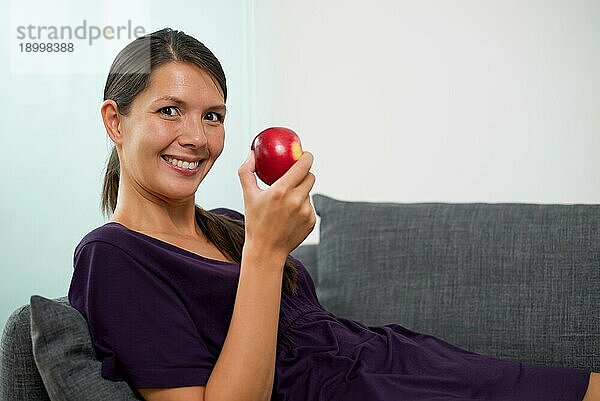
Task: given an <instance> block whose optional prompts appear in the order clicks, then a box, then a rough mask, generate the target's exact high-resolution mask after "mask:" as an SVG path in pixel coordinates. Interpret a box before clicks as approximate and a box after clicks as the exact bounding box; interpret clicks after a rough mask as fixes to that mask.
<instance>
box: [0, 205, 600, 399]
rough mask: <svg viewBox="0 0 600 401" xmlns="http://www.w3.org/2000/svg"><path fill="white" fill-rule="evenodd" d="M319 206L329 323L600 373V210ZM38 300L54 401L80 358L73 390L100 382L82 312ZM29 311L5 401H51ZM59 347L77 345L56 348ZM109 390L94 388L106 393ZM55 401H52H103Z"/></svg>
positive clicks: (15, 342) (4, 361)
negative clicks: (388, 328)
mask: <svg viewBox="0 0 600 401" xmlns="http://www.w3.org/2000/svg"><path fill="white" fill-rule="evenodd" d="M313 203H314V205H315V209H316V210H317V213H318V214H319V216H320V217H321V223H320V242H319V244H318V245H304V246H301V247H299V248H298V249H296V250H295V251H294V252H293V253H292V254H293V256H294V257H296V258H298V259H300V260H301V261H302V262H303V263H304V265H305V266H306V267H307V269H308V270H309V271H310V273H311V275H312V276H313V279H314V281H315V285H316V286H317V294H318V296H319V299H320V301H321V303H322V304H323V305H324V306H325V307H326V308H328V309H330V310H331V311H332V312H334V313H336V314H338V315H340V316H344V317H348V318H352V319H356V320H359V321H361V322H364V323H366V324H368V325H379V324H385V323H398V324H401V325H404V326H406V327H409V328H411V329H414V330H417V331H421V332H426V333H431V334H434V335H436V336H438V337H440V338H443V339H446V340H448V341H449V342H451V343H453V344H456V345H458V346H461V347H463V348H466V349H469V350H471V351H475V352H479V353H483V354H487V355H491V356H496V357H500V358H503V359H512V360H519V361H522V362H526V363H539V364H544V365H549V366H552V365H554V366H566V367H576V368H584V369H592V370H594V371H600V312H599V308H598V305H600V295H599V293H600V291H598V288H600V238H599V237H600V205H532V204H441V203H437V204H436V203H422V204H391V203H387V204H382V203H362V202H341V201H337V200H334V199H331V198H328V197H325V196H322V195H315V196H314V197H313ZM39 300H40V301H41V302H39V303H41V306H40V305H37V306H38V308H37V312H34V313H33V315H32V318H33V320H34V322H35V324H34V333H33V334H34V338H36V340H35V341H34V342H35V343H36V344H35V346H36V357H37V359H38V364H39V365H40V370H41V371H42V375H43V376H44V379H45V380H46V383H47V387H48V388H49V390H50V391H51V392H53V391H54V390H53V389H59V386H60V383H58V384H57V379H58V378H59V377H60V375H59V372H58V371H60V370H61V369H64V368H67V369H69V367H68V366H69V363H66V362H65V363H64V364H63V362H64V361H65V360H69V359H70V358H72V357H73V358H75V360H76V363H74V365H71V366H84V367H86V369H81V370H79V369H75V370H74V371H72V372H71V374H73V377H71V378H69V377H68V376H67V379H68V380H72V384H71V385H73V386H75V387H77V386H78V385H79V384H81V383H87V380H90V379H91V378H92V377H94V380H96V379H97V378H98V377H97V372H98V371H97V370H94V371H93V372H92V373H86V372H87V368H88V367H94V366H99V363H98V361H96V360H95V359H91V360H90V359H87V360H85V361H84V360H80V359H79V358H80V357H82V358H84V359H85V358H92V353H91V352H90V348H89V347H90V346H91V342H89V343H87V342H86V341H89V340H86V338H85V336H84V335H83V334H82V333H81V330H82V328H83V326H82V325H81V323H82V321H81V319H78V318H81V316H80V315H73V314H72V313H71V312H75V313H77V314H78V313H79V312H77V311H75V310H74V309H66V308H71V307H70V305H69V304H68V301H67V298H66V297H63V298H59V299H56V300H54V301H56V302H51V303H48V302H46V301H44V300H43V299H41V298H40V299H39ZM32 303H33V304H35V303H36V301H35V299H32ZM34 309H36V307H35V306H34ZM30 311H31V308H30V306H29V305H26V306H23V307H21V308H19V309H18V310H16V311H15V312H14V313H13V314H12V315H11V316H10V318H9V320H8V322H7V324H6V326H5V329H4V332H3V336H2V342H1V344H0V347H1V349H0V351H1V352H0V375H1V377H0V400H2V401H13V400H15V401H17V400H18V401H23V400H24V401H48V400H49V399H50V398H49V397H48V394H47V393H46V389H45V387H44V383H43V381H42V378H41V376H40V373H39V371H38V367H37V366H36V363H35V360H34V357H33V352H32V340H31V328H30ZM42 326H44V328H42ZM36 331H39V333H37V334H36ZM41 332H44V333H45V334H44V336H46V337H47V340H46V341H41V340H40V338H41V337H43V336H42V334H41ZM77 333H79V334H77ZM48 336H49V337H48ZM58 337H61V338H70V339H71V340H73V339H75V340H76V341H71V340H66V341H65V344H64V346H65V348H62V346H58V347H54V345H58V343H60V341H58ZM55 343H56V344H55ZM68 344H70V345H68ZM67 349H71V351H72V352H73V354H74V355H71V353H70V352H68V351H67ZM61 353H67V354H69V356H68V357H66V356H65V357H64V358H61V357H60V356H58V355H59V354H61ZM53 358H54V359H56V360H55V361H53V360H52V359H53ZM53 364H55V365H57V366H58V365H60V368H59V369H58V371H57V372H55V371H54V370H53V369H51V366H52V365H53ZM80 364H81V365H80ZM93 369H96V368H93ZM93 369H92V370H93ZM100 379H101V380H102V382H97V381H96V382H94V384H91V383H89V384H86V385H88V386H91V388H100V389H101V390H102V391H104V390H105V389H107V388H105V387H104V386H105V385H107V384H108V383H106V382H107V381H106V380H104V379H102V378H100ZM80 380H81V381H80ZM73 383H75V384H73ZM117 383H119V382H117ZM110 384H114V382H111V383H110ZM120 385H121V386H123V385H124V383H120ZM55 386H56V387H55ZM63 386H64V383H63ZM98 386H99V387H98ZM58 393H59V391H58V390H57V391H56V395H55V400H56V399H60V400H63V399H67V400H74V399H80V400H82V401H85V400H86V399H92V400H93V399H99V398H86V397H85V396H84V395H81V394H78V395H77V398H72V397H71V396H70V395H69V393H62V394H58ZM69 397H71V398H69ZM104 399H111V400H112V399H117V400H118V399H120V398H119V396H118V392H115V393H114V394H111V396H110V398H109V397H106V398H104ZM124 399H127V398H124Z"/></svg>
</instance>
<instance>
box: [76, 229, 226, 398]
mask: <svg viewBox="0 0 600 401" xmlns="http://www.w3.org/2000/svg"><path fill="white" fill-rule="evenodd" d="M74 267H75V269H74V272H73V278H72V281H71V286H70V289H69V301H70V303H71V305H72V306H73V307H75V308H76V309H78V310H79V311H80V312H81V313H82V315H83V316H84V318H85V319H86V320H87V323H88V328H89V330H90V335H91V338H92V342H93V344H94V347H95V349H96V351H97V355H98V357H99V359H100V360H101V362H102V376H103V377H104V378H106V379H110V380H125V381H127V382H129V383H130V384H131V385H133V386H134V387H136V388H144V387H163V388H164V387H180V386H192V385H201V386H205V385H206V383H207V382H208V378H209V376H210V373H211V372H212V369H213V367H214V364H215V363H216V359H217V357H218V356H215V355H211V353H210V352H209V351H208V348H207V346H206V344H205V342H204V341H203V340H202V338H201V337H200V335H199V332H198V330H197V328H196V326H195V323H194V321H193V320H192V318H191V317H190V315H189V313H188V311H187V309H186V308H185V306H184V304H183V302H182V301H181V298H180V297H179V296H178V294H177V290H176V289H175V286H173V285H172V283H171V282H170V280H169V278H168V277H166V276H164V274H165V273H164V272H162V273H161V271H160V269H156V268H154V269H153V268H152V267H149V266H144V265H142V264H141V263H140V262H139V261H137V260H136V259H135V258H133V257H132V256H130V254H129V253H127V252H126V251H124V250H122V249H121V248H120V247H118V246H116V245H113V244H110V243H107V242H102V241H94V242H90V243H87V244H85V245H83V247H81V248H78V249H77V250H76V253H75V257H74Z"/></svg>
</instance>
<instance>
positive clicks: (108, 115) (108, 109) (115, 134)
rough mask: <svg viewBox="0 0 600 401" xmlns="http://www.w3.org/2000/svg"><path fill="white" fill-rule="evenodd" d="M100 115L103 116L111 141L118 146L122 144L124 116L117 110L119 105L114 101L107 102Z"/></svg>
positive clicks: (103, 104)
mask: <svg viewBox="0 0 600 401" xmlns="http://www.w3.org/2000/svg"><path fill="white" fill-rule="evenodd" d="M100 113H101V114H102V121H103V122H104V128H105V129H106V133H107V134H108V136H109V137H110V139H112V141H113V142H114V143H115V144H116V145H119V144H121V141H122V137H123V135H122V131H121V117H122V116H121V114H120V113H119V109H118V108H117V103H116V102H115V101H114V100H112V99H108V100H105V101H104V102H102V106H101V107H100Z"/></svg>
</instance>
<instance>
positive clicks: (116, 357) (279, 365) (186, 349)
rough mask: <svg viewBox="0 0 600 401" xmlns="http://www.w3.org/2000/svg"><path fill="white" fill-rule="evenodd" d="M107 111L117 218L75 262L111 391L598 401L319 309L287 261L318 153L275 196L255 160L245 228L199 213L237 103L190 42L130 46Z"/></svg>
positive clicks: (592, 393)
mask: <svg viewBox="0 0 600 401" xmlns="http://www.w3.org/2000/svg"><path fill="white" fill-rule="evenodd" d="M104 99H105V100H104V102H103V104H102V107H101V112H102V119H103V121H104V125H105V128H106V132H107V133H108V135H109V137H110V139H111V140H112V141H113V142H114V148H113V150H112V154H111V155H110V159H109V162H108V166H107V170H106V177H105V182H104V190H103V196H102V207H103V209H104V211H105V212H106V213H107V214H109V215H110V214H112V218H111V219H110V221H109V222H108V223H106V224H104V225H102V226H101V227H98V228H96V229H95V230H93V231H91V232H90V233H89V234H87V235H86V236H85V237H84V238H83V239H82V241H81V242H80V243H79V245H78V246H77V248H76V250H75V255H74V265H75V270H74V273H73V278H72V282H71V287H70V289H69V300H70V302H71V304H72V305H73V306H74V307H75V308H77V309H78V310H79V311H80V312H81V313H82V314H83V316H84V317H85V319H86V320H87V322H88V326H89V329H90V333H91V336H92V340H93V343H94V346H95V348H96V350H97V353H98V355H99V357H100V359H101V360H102V375H103V376H104V377H105V378H107V379H111V380H125V381H127V382H128V383H129V384H130V386H131V387H132V388H133V389H134V390H135V391H137V392H139V393H140V395H142V396H143V397H144V398H145V399H146V400H151V401H166V400H169V401H191V400H194V401H201V400H206V401H228V400H252V401H268V400H287V401H296V400H297V401H300V400H301V401H313V400H314V401H317V400H322V401H325V400H326V401H336V400H339V401H342V400H344V401H352V400H361V401H363V400H371V401H396V400H515V401H516V400H518V401H528V400H530V401H533V400H540V401H541V400H543V401H550V400H556V401H559V400H561V401H571V400H572V401H580V400H582V399H583V398H584V397H585V400H586V401H589V400H600V396H599V395H598V394H599V390H598V386H599V384H598V382H599V379H598V375H596V374H591V373H590V372H589V371H584V370H576V369H565V368H550V367H541V366H530V365H524V364H520V363H514V362H506V361H502V360H498V359H494V358H489V357H486V356H483V355H479V354H475V353H471V352H468V351H465V350H462V349H460V348H457V347H454V346H452V345H450V344H448V343H446V342H444V341H442V340H440V339H437V338H435V337H432V336H428V335H425V334H419V333H415V332H412V331H410V330H408V329H406V328H404V327H402V326H399V325H396V324H389V325H385V326H382V327H366V326H365V325H363V324H361V323H359V322H356V321H353V320H348V319H344V318H341V317H337V316H335V315H333V314H332V313H330V312H329V311H327V310H326V309H324V308H323V307H322V306H321V304H320V303H319V301H318V299H317V295H316V292H315V288H314V284H313V281H312V279H311V277H310V275H309V273H308V271H307V270H306V269H305V268H304V266H302V264H301V263H300V262H299V261H297V260H294V259H293V258H291V257H290V256H289V253H290V252H291V251H292V250H293V249H294V248H296V247H297V246H298V245H299V244H300V243H301V242H302V241H303V240H304V239H305V238H306V236H307V235H308V234H309V233H310V231H311V230H312V229H313V227H314V225H315V214H314V210H313V208H312V205H311V203H310V198H309V191H310V190H311V188H312V186H313V184H314V181H315V177H314V175H313V174H312V173H310V167H311V165H312V161H313V156H312V155H311V154H310V153H309V152H305V153H304V155H303V156H302V157H301V158H300V160H299V161H298V162H297V163H296V164H294V166H293V167H292V168H291V169H290V170H289V171H288V172H287V173H286V174H285V175H284V176H283V177H282V178H281V179H279V180H278V181H277V182H275V183H274V184H273V185H272V186H271V187H269V188H268V189H266V190H262V189H260V188H259V187H258V185H257V181H256V178H255V176H254V157H253V154H252V153H249V155H248V158H247V159H246V161H245V162H244V163H243V164H242V165H241V167H240V168H239V170H238V173H239V179H240V183H241V186H242V190H243V197H244V214H243V215H242V214H240V213H237V212H235V211H233V210H228V209H215V210H212V211H207V210H204V209H202V208H201V207H199V206H197V205H196V204H195V194H196V191H197V190H198V188H199V186H200V184H201V182H202V180H203V179H204V177H205V176H206V175H207V174H208V172H209V171H210V169H211V167H212V166H213V164H214V162H215V161H216V160H217V158H218V157H219V155H220V154H221V152H222V150H223V144H224V136H225V132H224V126H223V122H224V119H225V114H226V107H225V101H226V99H227V87H226V82H225V75H224V73H223V70H222V68H221V65H220V63H219V61H218V60H217V59H216V58H215V56H214V55H213V54H212V53H211V52H210V51H209V50H208V49H207V48H206V47H205V46H204V45H203V44H201V43H200V42H198V41H197V40H196V39H194V38H192V37H190V36H188V35H186V34H184V33H183V32H179V31H174V30H171V29H163V30H160V31H157V32H154V33H151V34H149V35H147V36H145V37H143V38H139V39H137V40H135V41H133V42H132V43H130V44H129V45H128V46H126V47H125V48H124V49H123V50H122V51H121V52H120V53H119V55H118V56H117V57H116V59H115V61H114V63H113V65H112V67H111V70H110V72H109V75H108V80H107V82H106V87H105V89H104ZM199 194H200V196H201V195H202V189H201V188H200V192H199Z"/></svg>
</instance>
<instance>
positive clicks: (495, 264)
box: [296, 195, 600, 371]
mask: <svg viewBox="0 0 600 401" xmlns="http://www.w3.org/2000/svg"><path fill="white" fill-rule="evenodd" d="M313 201H314V205H315V209H316V211H317V214H318V215H319V217H320V225H319V230H320V234H319V235H320V238H319V244H318V245H316V246H313V247H312V248H307V249H306V250H302V251H299V252H296V255H298V257H299V258H300V259H301V260H303V257H304V258H307V260H309V259H310V262H308V263H309V264H310V263H314V264H315V266H314V267H311V271H314V273H313V279H314V281H315V283H316V287H317V295H318V297H319V300H320V301H321V303H322V304H323V306H324V307H326V308H327V309H329V310H330V311H331V312H333V313H335V314H337V315H340V316H343V317H346V318H351V319H355V320H358V321H360V322H363V323H365V324H367V325H382V324H386V323H396V324H400V325H403V326H405V327H408V328H410V329H412V330H415V331H418V332H424V333H428V334H433V335H435V336H437V337H440V338H442V339H445V340H447V341H448V342H450V343H452V344H455V345H457V346H460V347H461V348H466V349H468V350H470V351H473V352H477V353H481V354H486V355H489V356H494V357H498V358H503V359H509V360H518V361H521V362H526V363H536V364H544V365H551V366H566V367H579V368H586V369H590V368H591V369H593V370H595V371H598V370H600V309H599V307H598V306H599V305H600V291H599V289H600V205H536V204H482V203H476V204H475V203H474V204H448V203H413V204H398V203H395V204H393V203H366V202H343V201H338V200H335V199H332V198H329V197H326V196H323V195H315V196H314V197H313ZM315 248H316V249H315Z"/></svg>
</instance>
